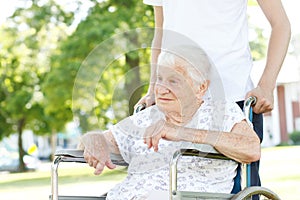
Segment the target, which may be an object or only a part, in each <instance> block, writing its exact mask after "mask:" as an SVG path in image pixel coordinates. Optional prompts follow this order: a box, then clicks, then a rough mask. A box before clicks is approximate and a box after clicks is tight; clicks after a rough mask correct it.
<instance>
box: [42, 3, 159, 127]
mask: <svg viewBox="0 0 300 200" xmlns="http://www.w3.org/2000/svg"><path fill="white" fill-rule="evenodd" d="M93 2H94V3H95V4H94V6H93V7H91V9H90V10H89V14H88V16H87V17H86V19H84V20H83V21H81V22H80V24H79V25H78V27H77V29H76V30H75V31H74V33H73V34H72V35H70V36H69V37H68V38H67V39H66V40H65V41H64V42H62V43H61V46H60V48H59V51H57V54H56V55H54V56H53V57H52V60H51V61H52V62H51V66H52V69H51V71H50V73H49V74H48V76H47V81H46V82H45V85H44V87H43V88H45V93H46V95H47V96H50V95H51V96H53V98H55V99H56V102H57V104H59V105H65V106H66V107H65V109H66V110H68V112H71V111H73V112H74V114H75V115H76V116H77V117H78V118H79V120H80V125H81V128H82V129H83V130H84V131H85V130H88V129H91V128H99V127H100V128H104V127H105V126H106V125H107V124H108V123H114V122H115V121H116V119H118V118H120V117H124V116H125V115H128V113H132V111H126V110H127V109H128V101H129V100H130V99H129V100H128V98H126V96H132V95H131V94H133V93H134V92H135V90H136V89H138V88H139V86H140V85H141V81H140V77H144V79H147V80H148V75H149V70H148V68H147V69H146V68H145V69H142V72H140V71H139V70H140V69H139V68H138V67H137V66H139V65H141V64H142V63H143V62H145V60H146V62H149V50H147V49H143V50H137V51H134V52H128V53H126V54H124V55H121V56H120V57H119V58H118V59H113V58H112V59H111V60H114V61H113V62H112V63H109V67H107V66H105V65H106V64H107V63H106V61H107V60H108V57H109V55H107V54H110V55H114V53H115V52H118V51H120V52H121V49H122V46H123V43H124V45H125V46H126V45H130V44H129V43H132V44H133V45H134V44H135V43H140V41H135V40H136V39H137V38H135V37H133V38H127V39H126V41H125V40H124V37H120V38H118V39H116V40H114V41H113V42H118V43H119V44H112V43H111V44H110V45H111V46H114V47H116V48H114V49H111V48H109V47H108V46H106V47H108V48H107V49H106V50H105V51H104V49H97V47H99V45H100V46H101V45H102V44H103V43H105V42H107V43H108V42H109V41H112V40H110V39H111V38H112V37H114V36H115V35H118V34H119V35H122V36H124V35H125V34H126V32H128V31H129V32H130V30H132V29H135V28H140V27H150V26H153V21H152V20H153V13H152V8H151V7H148V6H145V5H143V3H142V1H138V0H131V1H126V2H124V1H123V2H121V1H113V0H111V1H103V2H101V3H97V1H93ZM131 33H132V32H131ZM117 37H118V36H117ZM128 37H132V34H129V35H128ZM147 37H148V38H151V39H152V36H151V34H150V35H147ZM96 51H99V53H98V54H97V53H96V54H97V55H99V57H93V56H90V57H89V55H91V54H92V53H95V52H96ZM100 51H101V52H100ZM103 54H105V55H103ZM101 56H103V57H101ZM87 58H88V60H86V59H87ZM85 64H86V65H89V66H88V67H89V70H88V71H89V73H94V74H96V73H99V71H101V70H100V68H103V67H107V68H106V70H104V71H103V73H101V74H99V76H100V75H101V77H98V79H101V81H99V80H97V77H96V79H92V78H90V77H89V73H88V72H87V73H86V74H84V73H85V72H82V74H83V75H82V76H84V77H81V78H82V80H78V76H77V75H78V73H79V71H80V68H83V66H84V65H85ZM133 69H134V70H133ZM128 72H130V73H128ZM144 72H145V73H144ZM141 74H143V75H141ZM124 77H125V79H124V81H125V82H124V84H123V85H124V87H123V88H120V89H119V90H118V92H116V86H117V85H118V83H119V81H120V80H121V79H123V78H124ZM76 78H77V80H76ZM50 80H52V81H50ZM76 81H77V82H78V81H81V83H80V84H81V86H82V87H81V88H76V87H75V86H74V83H75V82H76ZM95 84H98V87H97V91H96V92H95V95H94V96H92V97H86V96H87V94H86V93H88V92H89V90H92V88H95ZM119 85H122V84H119ZM82 88H84V89H82ZM62 90H64V91H67V92H66V93H64V94H63V95H62V94H61V95H58V94H59V93H60V92H61V91H62ZM72 92H73V94H72ZM141 92H142V90H139V91H138V92H137V93H138V94H137V96H138V98H139V97H140V95H141ZM74 93H77V95H78V96H80V99H76V98H74ZM90 93H91V94H92V93H94V91H91V92H90ZM116 93H117V94H116ZM55 96H56V97H55ZM57 96H59V98H57ZM89 98H92V99H93V101H92V103H88V104H87V103H86V101H87V99H89ZM124 99H125V100H124ZM134 101H136V100H134ZM134 101H132V102H134ZM52 102H54V101H52ZM114 102H115V105H117V104H118V105H117V108H118V109H117V110H119V112H118V114H117V115H118V116H116V113H114V114H115V115H114V116H113V117H111V116H109V115H108V113H109V112H110V111H111V109H112V107H113V105H112V104H113V103H114ZM129 107H131V108H133V103H131V104H130V105H129ZM53 108H54V109H55V106H53ZM121 110H122V111H121ZM124 111H125V113H124ZM54 112H55V113H56V111H54ZM95 116H96V117H95Z"/></svg>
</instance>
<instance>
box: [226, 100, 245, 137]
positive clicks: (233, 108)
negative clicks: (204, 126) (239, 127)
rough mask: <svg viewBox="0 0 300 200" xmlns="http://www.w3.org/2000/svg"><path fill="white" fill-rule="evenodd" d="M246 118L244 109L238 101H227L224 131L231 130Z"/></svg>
mask: <svg viewBox="0 0 300 200" xmlns="http://www.w3.org/2000/svg"><path fill="white" fill-rule="evenodd" d="M244 119H246V117H245V115H244V113H243V111H242V110H241V108H240V107H239V106H238V105H237V104H236V103H234V102H233V103H226V106H225V114H224V126H223V131H225V132H230V131H231V129H232V128H233V126H234V125H235V124H237V123H239V122H241V121H243V120H244Z"/></svg>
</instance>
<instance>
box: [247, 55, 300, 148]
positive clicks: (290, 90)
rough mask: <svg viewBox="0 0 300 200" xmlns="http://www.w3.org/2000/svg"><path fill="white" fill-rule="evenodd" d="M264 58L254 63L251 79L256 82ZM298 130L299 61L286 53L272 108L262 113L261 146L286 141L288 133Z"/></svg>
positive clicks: (299, 107) (299, 116)
mask: <svg viewBox="0 0 300 200" xmlns="http://www.w3.org/2000/svg"><path fill="white" fill-rule="evenodd" d="M264 67H265V60H263V61H258V62H255V63H254V66H253V70H252V74H251V77H252V80H253V82H254V84H255V85H257V83H258V81H259V80H258V79H259V78H260V76H261V74H262V72H263V70H264ZM295 130H300V62H299V61H298V60H297V58H296V57H295V56H291V55H287V57H286V59H285V61H284V63H283V66H282V68H281V71H280V73H279V75H278V78H277V87H276V90H275V93H274V109H273V111H272V112H270V113H265V114H264V140H263V143H262V146H274V145H277V144H279V143H281V142H288V140H289V135H288V134H289V133H291V132H293V131H295Z"/></svg>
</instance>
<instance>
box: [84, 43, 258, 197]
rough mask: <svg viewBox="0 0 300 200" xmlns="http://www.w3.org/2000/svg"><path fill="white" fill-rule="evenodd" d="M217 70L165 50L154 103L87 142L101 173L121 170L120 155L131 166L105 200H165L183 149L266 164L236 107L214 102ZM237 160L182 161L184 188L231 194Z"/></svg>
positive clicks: (181, 50)
mask: <svg viewBox="0 0 300 200" xmlns="http://www.w3.org/2000/svg"><path fill="white" fill-rule="evenodd" d="M211 69H212V65H211V63H210V61H209V59H208V57H207V55H206V54H205V53H204V52H203V51H202V49H200V48H197V47H192V46H180V47H174V48H169V49H166V50H163V51H162V53H161V54H160V56H159V60H158V68H157V81H156V83H155V84H156V85H155V98H156V99H155V100H156V104H155V105H154V106H151V107H149V108H146V109H145V110H143V111H141V112H139V113H137V114H135V115H133V116H130V117H128V118H125V119H124V120H122V121H120V122H119V123H117V124H116V125H114V126H113V127H112V128H111V129H110V130H107V131H103V132H90V133H87V134H85V135H84V136H83V137H82V138H81V144H80V146H81V148H83V149H84V157H85V159H86V161H87V162H88V163H89V165H90V166H92V167H94V168H95V174H100V173H101V172H102V170H103V168H104V167H105V166H107V167H108V168H110V169H113V168H115V165H114V164H113V163H112V162H111V160H110V157H109V155H110V153H117V154H121V155H122V157H123V158H124V160H125V161H126V162H127V163H128V164H129V167H128V175H127V177H126V178H125V180H124V181H123V182H121V183H120V184H118V185H117V186H116V187H114V188H113V189H112V190H111V191H109V193H108V196H107V199H122V200H123V199H148V198H151V197H154V198H155V195H156V196H157V195H158V196H159V197H160V199H166V198H167V197H168V189H169V162H170V159H171V158H172V155H173V152H174V151H175V150H177V149H179V148H195V149H200V150H201V149H203V148H204V147H207V146H212V147H214V148H215V149H216V150H217V151H219V152H220V153H222V154H224V155H226V156H228V157H229V158H232V159H233V160H235V161H237V162H241V163H249V162H253V161H256V160H258V159H259V158H260V142H259V138H258V137H257V135H256V134H255V132H254V131H253V130H252V128H251V125H250V124H248V123H247V122H246V120H245V116H244V114H243V113H242V112H241V110H240V108H239V107H238V106H237V104H235V103H234V102H225V101H213V100H212V99H211V97H210V98H209V97H208V96H209V92H207V91H208V90H209V83H210V81H209V79H210V77H211V71H212V70H211ZM210 92H211V91H210ZM206 93H207V94H206ZM235 161H231V160H215V159H207V158H200V157H183V158H181V159H180V160H179V164H178V179H177V180H178V181H177V182H178V189H179V190H186V191H189V190H190V191H199V192H225V193H230V191H231V190H232V187H233V178H234V177H235V175H236V168H237V162H235ZM164 195H166V196H165V198H164Z"/></svg>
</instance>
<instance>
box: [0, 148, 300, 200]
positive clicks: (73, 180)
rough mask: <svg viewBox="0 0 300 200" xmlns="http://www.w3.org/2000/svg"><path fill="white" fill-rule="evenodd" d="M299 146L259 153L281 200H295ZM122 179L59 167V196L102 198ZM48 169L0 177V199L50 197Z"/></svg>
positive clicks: (120, 174) (120, 172) (118, 174)
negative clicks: (94, 196)
mask: <svg viewBox="0 0 300 200" xmlns="http://www.w3.org/2000/svg"><path fill="white" fill-rule="evenodd" d="M299 152H300V146H294V147H273V148H264V149H263V150H262V158H261V167H260V174H261V179H262V184H263V186H265V187H267V188H269V189H271V190H273V191H274V192H276V193H277V194H278V195H279V196H280V197H281V198H282V199H283V200H285V199H289V200H294V199H299V196H300V191H299V188H298V187H299V185H300V170H299V168H300V159H299ZM125 175H126V171H125V170H124V168H122V167H120V168H118V169H117V170H113V171H111V170H105V171H104V173H103V174H102V175H100V176H94V175H93V170H92V168H89V167H87V165H85V164H75V163H61V164H60V167H59V193H60V194H63V195H68V194H70V195H96V196H99V195H100V194H103V193H104V192H106V191H107V190H109V188H111V187H113V186H114V185H115V184H116V183H117V182H118V181H120V180H122V179H123V178H124V176H125ZM50 182H51V180H50V165H49V164H48V165H45V167H44V168H43V169H42V170H40V171H37V172H27V173H13V174H0V199H5V200H22V199H31V200H43V199H48V195H49V194H50V193H51V184H50Z"/></svg>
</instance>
